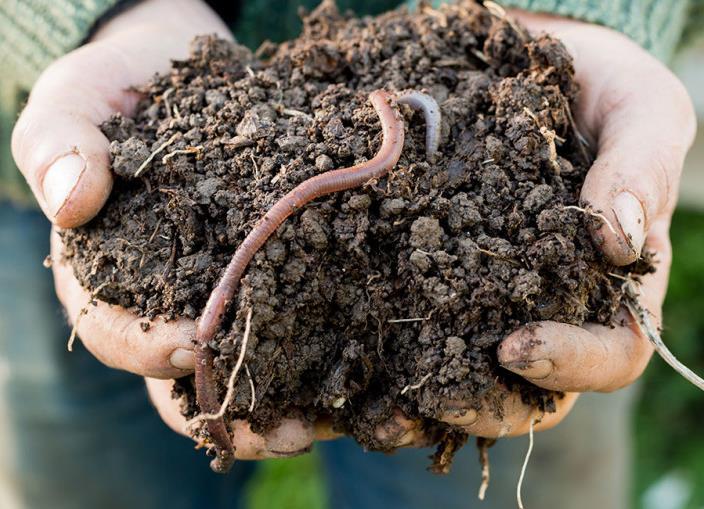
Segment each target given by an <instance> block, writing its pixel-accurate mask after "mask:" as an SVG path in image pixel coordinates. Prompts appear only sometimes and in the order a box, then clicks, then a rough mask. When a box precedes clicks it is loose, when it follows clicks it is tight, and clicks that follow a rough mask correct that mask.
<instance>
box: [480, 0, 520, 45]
mask: <svg viewBox="0 0 704 509" xmlns="http://www.w3.org/2000/svg"><path fill="white" fill-rule="evenodd" d="M484 7H486V10H487V11H489V13H490V14H491V15H492V16H495V17H497V18H499V19H503V20H505V21H506V22H507V23H508V24H509V25H511V28H513V29H514V30H515V31H516V33H518V34H519V35H520V36H521V37H523V38H524V39H527V37H526V34H525V32H524V31H523V30H521V28H520V27H519V26H518V25H517V24H516V22H515V21H514V20H513V19H511V16H509V15H508V14H507V13H506V9H504V8H503V7H502V6H500V5H499V4H497V3H496V2H492V1H491V0H484Z"/></svg>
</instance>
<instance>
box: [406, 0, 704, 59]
mask: <svg viewBox="0 0 704 509" xmlns="http://www.w3.org/2000/svg"><path fill="white" fill-rule="evenodd" d="M701 1H702V0H608V1H603V2H602V1H594V0H500V1H499V2H498V3H500V4H501V5H502V6H504V7H516V8H519V9H525V10H528V11H533V12H545V13H550V14H557V15H560V16H566V17H571V18H575V19H579V20H583V21H588V22H590V23H597V24H600V25H604V26H607V27H609V28H613V29H614V30H617V31H619V32H621V33H623V34H625V35H627V36H629V37H630V38H631V39H633V40H634V41H635V42H637V43H638V44H640V45H641V46H642V47H644V48H645V49H647V50H648V51H650V52H651V53H652V54H653V55H655V56H656V57H657V58H659V59H660V60H663V61H667V60H669V59H670V58H671V57H672V55H673V54H674V52H675V50H676V49H677V46H678V45H679V44H680V43H681V41H682V36H683V33H684V32H685V29H686V30H687V32H688V33H689V34H690V35H691V33H692V32H693V31H694V30H695V29H697V27H695V26H694V25H696V24H697V21H695V19H694V18H695V16H693V13H694V11H695V3H699V2H701ZM409 3H410V4H411V5H413V4H416V3H417V0H411V1H410V2H409ZM441 3H443V0H434V1H433V4H434V5H438V4H441ZM698 19H699V21H698V23H700V24H701V22H702V18H701V17H699V18H698ZM701 29H702V27H701V26H699V27H698V30H701Z"/></svg>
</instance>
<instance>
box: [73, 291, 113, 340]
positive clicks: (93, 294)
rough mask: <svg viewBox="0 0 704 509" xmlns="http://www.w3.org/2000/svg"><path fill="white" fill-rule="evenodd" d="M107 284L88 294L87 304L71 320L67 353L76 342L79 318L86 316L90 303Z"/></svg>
mask: <svg viewBox="0 0 704 509" xmlns="http://www.w3.org/2000/svg"><path fill="white" fill-rule="evenodd" d="M108 284H109V282H108V281H105V282H104V283H102V284H101V285H99V286H98V288H96V289H95V290H93V291H92V292H91V294H90V297H88V302H87V303H86V305H85V306H83V307H82V308H81V309H80V310H79V311H78V315H76V318H75V320H73V327H71V335H70V336H69V337H68V342H67V343H66V348H67V349H68V351H69V352H73V344H74V343H75V342H76V338H77V337H78V325H79V324H80V322H81V318H83V317H84V316H85V315H87V314H88V310H89V309H90V305H91V303H92V302H93V301H94V300H95V297H96V296H97V295H98V294H99V293H100V291H101V290H102V289H103V288H105V287H106V286H107V285H108Z"/></svg>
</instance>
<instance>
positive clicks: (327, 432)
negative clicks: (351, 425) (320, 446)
mask: <svg viewBox="0 0 704 509" xmlns="http://www.w3.org/2000/svg"><path fill="white" fill-rule="evenodd" d="M314 430H315V440H323V441H327V440H336V439H338V438H340V437H343V436H345V434H344V433H340V432H339V431H335V429H334V428H333V425H332V421H331V420H330V419H329V418H321V419H318V420H317V421H315V424H314Z"/></svg>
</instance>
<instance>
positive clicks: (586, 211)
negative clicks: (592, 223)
mask: <svg viewBox="0 0 704 509" xmlns="http://www.w3.org/2000/svg"><path fill="white" fill-rule="evenodd" d="M562 210H576V211H578V212H581V213H583V214H586V215H588V216H592V217H596V218H597V219H600V220H601V221H602V222H603V223H604V224H605V225H606V226H607V227H608V228H609V230H611V233H613V234H614V235H617V236H618V232H616V228H614V225H612V224H611V221H609V220H608V219H607V217H606V216H605V215H604V214H601V213H599V212H594V211H593V210H592V209H591V208H589V207H586V208H582V207H578V206H576V205H565V206H563V207H562Z"/></svg>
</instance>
